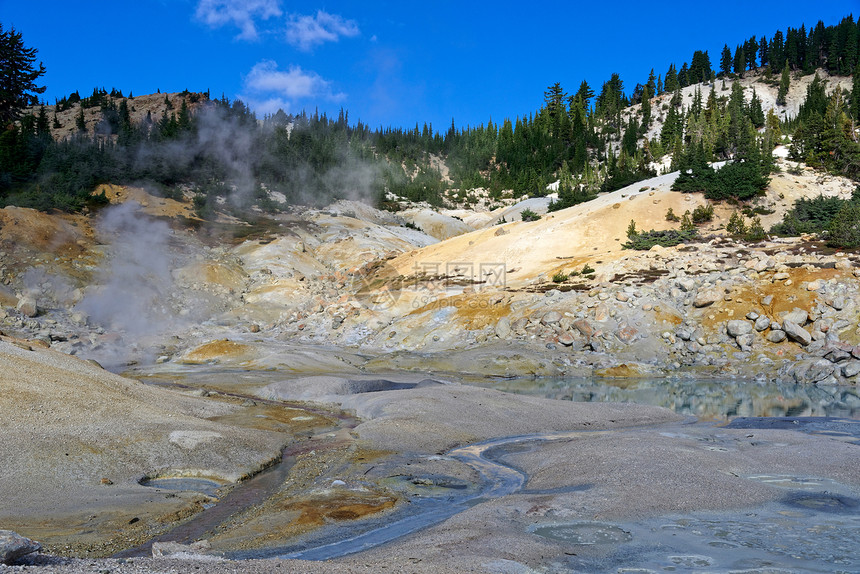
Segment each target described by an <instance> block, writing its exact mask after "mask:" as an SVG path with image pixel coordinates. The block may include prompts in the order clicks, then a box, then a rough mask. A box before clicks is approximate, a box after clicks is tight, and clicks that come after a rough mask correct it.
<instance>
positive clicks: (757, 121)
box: [749, 88, 765, 128]
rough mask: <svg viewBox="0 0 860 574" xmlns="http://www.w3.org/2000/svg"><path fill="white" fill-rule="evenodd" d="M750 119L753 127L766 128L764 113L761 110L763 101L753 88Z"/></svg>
mask: <svg viewBox="0 0 860 574" xmlns="http://www.w3.org/2000/svg"><path fill="white" fill-rule="evenodd" d="M749 117H750V120H751V121H752V123H753V125H754V126H755V127H757V128H760V127H763V126H764V119H765V118H764V111H763V110H762V109H761V100H760V99H759V97H758V95H756V93H755V88H753V92H752V97H751V98H750V103H749Z"/></svg>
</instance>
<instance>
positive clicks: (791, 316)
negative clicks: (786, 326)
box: [780, 307, 809, 326]
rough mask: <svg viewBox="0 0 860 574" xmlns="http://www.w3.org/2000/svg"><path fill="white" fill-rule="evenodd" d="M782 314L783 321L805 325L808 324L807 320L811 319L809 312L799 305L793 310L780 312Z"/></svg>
mask: <svg viewBox="0 0 860 574" xmlns="http://www.w3.org/2000/svg"><path fill="white" fill-rule="evenodd" d="M780 315H782V320H783V321H791V322H792V323H794V324H795V325H801V326H803V325H805V324H806V321H807V320H809V313H807V312H806V311H804V310H803V309H800V308H798V307H795V308H794V309H792V310H791V311H786V312H784V313H780Z"/></svg>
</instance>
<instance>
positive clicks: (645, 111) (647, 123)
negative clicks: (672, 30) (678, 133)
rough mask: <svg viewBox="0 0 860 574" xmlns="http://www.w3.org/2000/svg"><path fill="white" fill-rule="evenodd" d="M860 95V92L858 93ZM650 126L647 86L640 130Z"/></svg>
mask: <svg viewBox="0 0 860 574" xmlns="http://www.w3.org/2000/svg"><path fill="white" fill-rule="evenodd" d="M858 93H860V92H858ZM650 125H651V90H650V89H649V88H648V86H647V85H646V86H645V89H644V90H642V128H643V131H644V130H647V129H648V126H650Z"/></svg>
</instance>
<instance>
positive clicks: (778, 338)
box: [767, 329, 786, 343]
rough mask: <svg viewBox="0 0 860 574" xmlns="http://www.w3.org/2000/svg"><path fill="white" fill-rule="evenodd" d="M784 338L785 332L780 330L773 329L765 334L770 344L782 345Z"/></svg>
mask: <svg viewBox="0 0 860 574" xmlns="http://www.w3.org/2000/svg"><path fill="white" fill-rule="evenodd" d="M785 338H786V334H785V331H783V330H781V329H773V330H771V332H770V333H768V334H767V340H768V341H770V342H771V343H782V342H783V341H785Z"/></svg>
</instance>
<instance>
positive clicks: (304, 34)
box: [287, 10, 361, 51]
mask: <svg viewBox="0 0 860 574" xmlns="http://www.w3.org/2000/svg"><path fill="white" fill-rule="evenodd" d="M360 33H361V31H360V30H359V29H358V24H357V23H356V22H355V20H344V19H343V18H342V17H340V16H338V15H337V14H329V13H327V12H323V11H322V10H320V11H318V12H317V14H316V16H303V15H299V14H292V15H290V17H289V21H288V22H287V42H289V43H290V44H292V45H293V46H295V47H297V48H298V49H299V50H303V51H308V50H311V49H312V48H313V47H314V46H317V45H319V44H323V43H325V42H337V41H338V40H339V39H340V37H341V36H344V37H346V38H352V37H354V36H358V35H359V34H360Z"/></svg>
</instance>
